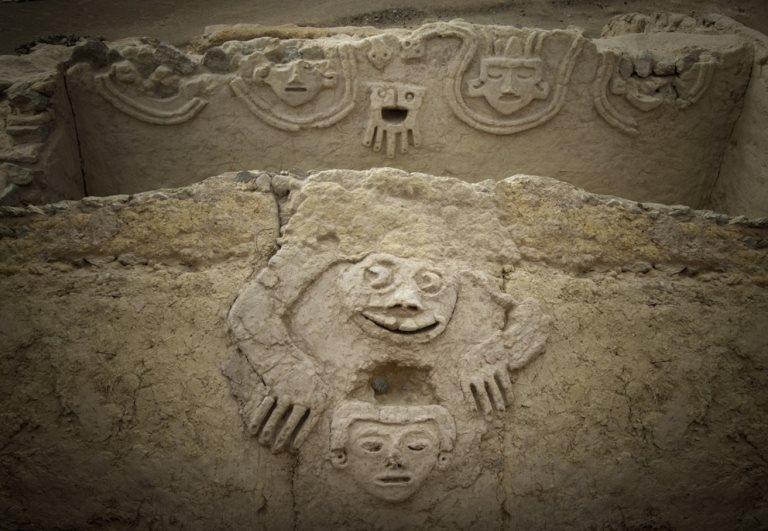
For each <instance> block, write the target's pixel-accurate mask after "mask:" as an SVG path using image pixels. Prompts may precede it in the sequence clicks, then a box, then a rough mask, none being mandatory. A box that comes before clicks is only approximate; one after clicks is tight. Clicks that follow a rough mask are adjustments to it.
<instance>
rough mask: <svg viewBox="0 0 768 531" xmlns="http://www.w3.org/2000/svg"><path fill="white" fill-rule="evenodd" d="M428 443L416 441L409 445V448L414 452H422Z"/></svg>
mask: <svg viewBox="0 0 768 531" xmlns="http://www.w3.org/2000/svg"><path fill="white" fill-rule="evenodd" d="M426 447H427V445H426V444H425V443H422V442H415V443H411V444H409V445H408V449H409V450H412V451H414V452H421V451H422V450H423V449H424V448H426Z"/></svg>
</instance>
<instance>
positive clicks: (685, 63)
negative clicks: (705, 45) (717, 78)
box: [593, 52, 717, 136]
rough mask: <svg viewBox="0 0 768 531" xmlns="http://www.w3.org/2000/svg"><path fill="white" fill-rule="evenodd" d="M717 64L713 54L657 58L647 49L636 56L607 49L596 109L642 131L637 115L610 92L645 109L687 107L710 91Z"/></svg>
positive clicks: (633, 131) (631, 130)
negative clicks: (616, 102)
mask: <svg viewBox="0 0 768 531" xmlns="http://www.w3.org/2000/svg"><path fill="white" fill-rule="evenodd" d="M716 67H717V60H716V59H715V58H714V57H712V56H711V55H709V54H702V55H701V56H700V57H699V58H692V57H690V56H686V57H679V58H663V59H654V58H653V57H652V56H651V55H650V54H649V53H647V52H645V53H642V54H640V55H639V56H636V57H634V58H632V57H629V56H628V55H625V54H622V55H617V54H615V53H611V52H607V53H604V54H602V56H601V58H600V66H599V68H598V72H597V75H596V76H595V82H594V85H593V90H594V103H595V109H596V110H597V112H598V114H600V116H602V117H603V119H604V120H605V121H606V122H608V123H609V124H610V125H611V126H613V127H615V128H616V129H618V130H620V131H622V132H623V133H626V134H628V135H633V136H634V135H638V134H640V131H639V130H638V123H637V119H635V117H633V116H632V115H630V114H628V113H627V112H624V111H622V110H620V109H619V108H618V107H616V106H615V105H614V104H613V103H612V102H611V99H610V95H613V96H619V97H623V98H624V99H625V100H626V101H627V103H629V104H630V105H631V106H632V108H634V109H636V110H638V111H641V112H650V111H653V110H655V109H657V108H659V107H661V106H662V105H665V104H666V105H674V106H675V107H677V108H678V109H685V108H686V107H689V106H690V105H693V104H695V103H696V102H698V101H699V100H700V99H701V97H702V96H703V95H704V93H705V92H706V91H707V89H708V88H709V85H710V84H711V82H712V77H713V75H714V71H715V68H716Z"/></svg>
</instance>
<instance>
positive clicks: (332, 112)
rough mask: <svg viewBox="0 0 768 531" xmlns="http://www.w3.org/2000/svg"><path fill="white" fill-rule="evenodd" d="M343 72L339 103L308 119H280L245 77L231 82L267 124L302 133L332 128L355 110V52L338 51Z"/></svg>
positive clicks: (303, 117) (291, 117)
mask: <svg viewBox="0 0 768 531" xmlns="http://www.w3.org/2000/svg"><path fill="white" fill-rule="evenodd" d="M336 51H337V54H338V59H339V62H340V63H341V70H342V73H343V76H344V91H343V93H342V96H341V98H339V100H338V102H337V103H336V104H335V105H334V106H332V107H331V108H330V109H329V110H327V111H319V112H317V113H314V114H310V115H307V116H287V115H285V114H283V115H280V114H278V113H276V112H275V111H274V109H273V107H274V105H272V104H271V103H269V102H267V101H265V100H264V99H263V98H261V97H260V96H259V95H258V94H256V92H255V91H253V90H251V88H250V87H249V86H248V83H246V81H245V80H244V79H243V78H242V77H239V76H238V77H235V78H234V79H232V81H230V82H229V86H230V88H231V89H232V92H234V94H235V95H236V96H237V97H238V98H239V99H240V100H241V101H243V103H245V104H246V105H247V106H248V109H250V111H251V112H252V113H253V114H255V115H256V116H258V117H259V118H261V119H262V120H263V121H265V122H266V123H268V124H269V125H272V126H273V127H277V128H278V129H283V130H285V131H299V130H300V129H306V128H323V127H328V126H331V125H333V124H335V123H336V122H338V121H339V120H341V119H343V118H344V117H345V116H347V115H348V114H349V113H350V111H351V110H352V109H353V108H354V106H355V97H356V95H357V84H356V83H355V79H354V78H355V75H356V73H357V64H356V62H355V55H354V51H353V48H352V47H351V46H347V45H340V46H339V47H338V49H337V50H336Z"/></svg>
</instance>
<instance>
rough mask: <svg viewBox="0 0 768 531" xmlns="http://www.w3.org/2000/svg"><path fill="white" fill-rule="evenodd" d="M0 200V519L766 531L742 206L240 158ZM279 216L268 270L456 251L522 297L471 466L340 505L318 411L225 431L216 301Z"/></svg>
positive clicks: (222, 327)
mask: <svg viewBox="0 0 768 531" xmlns="http://www.w3.org/2000/svg"><path fill="white" fill-rule="evenodd" d="M270 190H271V191H272V192H273V194H274V197H273V194H270V193H268V192H269V191H270ZM276 199H277V200H276ZM0 213H2V215H3V218H2V222H1V225H0V227H1V230H2V232H1V233H0V234H2V239H0V246H2V247H0V248H1V249H2V251H0V259H1V260H2V277H0V282H1V283H2V289H3V292H4V293H6V294H9V296H6V297H4V298H3V300H2V303H0V304H2V311H1V312H0V315H2V316H3V319H2V321H1V326H2V329H1V330H2V333H1V334H0V341H1V342H2V347H0V352H1V353H2V358H1V361H0V363H1V365H0V366H2V370H0V375H2V380H3V381H2V385H0V389H2V391H0V401H1V403H2V406H0V407H1V408H2V409H1V410H2V411H3V416H4V422H3V423H2V424H1V425H2V426H3V428H2V429H3V431H2V432H1V433H0V467H2V474H0V477H2V491H0V493H1V497H0V515H1V516H0V518H2V520H0V526H2V527H4V528H18V527H22V528H51V527H62V528H67V527H77V528H97V527H122V526H138V527H189V528H208V529H209V528H212V527H237V528H243V527H271V528H284V527H291V526H296V527H297V528H300V529H310V528H317V527H318V526H322V525H324V524H328V525H335V526H340V527H348V528H361V527H373V526H375V527H377V528H389V527H391V528H396V527H398V526H402V524H403V522H407V524H408V526H409V527H416V526H419V527H424V528H437V527H441V526H442V527H446V526H449V527H454V528H455V527H465V528H473V527H475V528H485V529H487V528H500V527H508V528H520V529H545V528H562V527H580V528H581V527H585V528H589V527H600V528H603V527H608V528H620V527H629V528H683V529H720V528H760V527H764V526H766V525H768V506H767V505H766V501H765V493H764V485H765V484H766V482H767V481H768V467H767V465H766V458H767V455H768V454H767V453H766V449H767V448H768V439H767V438H766V434H767V433H768V429H766V428H768V426H766V424H767V423H768V418H767V417H766V409H767V408H768V396H767V395H766V388H767V385H768V379H767V376H766V375H768V371H766V353H767V352H768V341H767V340H766V335H765V333H764V330H765V328H766V325H768V323H767V322H766V319H767V318H768V317H767V316H768V295H767V294H766V287H768V255H767V254H766V253H768V229H767V228H766V222H765V221H749V220H746V219H744V218H728V217H726V216H724V215H721V214H714V213H711V212H703V211H692V210H690V209H689V208H686V207H663V206H659V205H648V204H638V203H635V202H630V201H626V200H620V199H616V198H611V197H601V196H596V195H592V194H589V193H586V192H583V191H581V190H578V189H575V188H573V187H571V186H569V185H567V184H564V183H560V182H557V181H554V180H552V179H545V178H537V177H526V176H518V177H514V178H510V179H506V180H503V181H500V182H493V181H483V182H481V183H478V184H474V185H473V184H468V183H465V182H462V181H459V180H455V179H448V178H436V177H430V176H427V175H421V174H407V173H404V172H401V171H398V170H394V169H380V170H371V171H367V172H352V171H340V170H339V171H328V172H321V173H318V174H314V175H311V176H310V177H309V178H308V181H307V182H306V184H304V185H303V186H301V183H300V181H297V180H295V179H292V178H291V177H290V176H285V175H283V176H270V175H267V174H256V173H241V174H238V175H237V176H234V175H228V176H224V177H218V178H214V179H209V180H207V181H205V182H204V183H201V184H200V185H196V186H194V187H191V188H189V189H182V190H178V191H165V192H162V193H152V194H141V195H138V196H132V197H116V198H105V199H87V200H84V201H79V202H72V203H64V204H58V205H52V206H45V207H40V208H20V209H14V208H5V209H2V210H0ZM279 218H282V219H283V220H288V219H289V221H288V223H287V225H285V226H284V227H283V230H282V236H281V237H280V239H279V242H280V244H281V248H280V251H279V252H278V254H277V255H275V256H276V259H277V261H274V260H273V262H272V264H274V265H275V266H276V265H277V263H278V262H279V258H277V257H286V256H291V255H292V253H294V252H296V251H297V250H301V251H302V252H304V253H306V256H321V255H323V254H324V253H327V252H331V253H333V254H336V255H343V256H356V255H360V254H365V253H371V252H376V253H389V254H391V255H395V256H399V257H403V259H405V260H428V261H430V262H431V263H433V264H436V265H440V264H447V263H449V262H461V263H462V264H465V266H466V267H467V268H469V269H470V270H472V271H475V272H477V274H480V275H485V276H488V277H490V278H492V279H495V280H493V283H494V285H495V286H496V289H501V290H503V291H504V292H505V293H507V294H508V295H510V296H511V297H512V298H513V299H515V300H523V299H525V298H527V297H531V298H535V299H537V300H538V301H540V303H541V305H542V307H543V309H544V311H545V312H546V313H547V314H549V315H550V316H551V317H552V323H551V325H550V329H549V339H548V342H547V346H546V351H545V352H544V353H543V354H542V355H540V356H539V357H537V358H536V359H534V360H533V361H532V362H531V363H530V364H529V365H528V366H526V367H524V368H522V369H521V370H519V371H517V372H515V373H513V384H512V391H513V400H512V402H511V404H510V406H509V407H508V408H507V412H506V413H505V414H503V415H500V416H498V417H496V419H495V420H488V421H486V420H485V419H484V417H481V416H478V417H474V418H475V420H473V421H472V422H473V423H474V424H470V426H474V427H477V426H479V425H483V424H485V423H486V422H487V423H488V424H487V426H488V428H487V429H488V432H487V434H486V436H484V437H482V438H481V441H480V444H479V445H478V446H477V448H476V452H475V453H474V454H472V455H471V458H470V463H469V464H470V465H472V466H476V467H477V468H476V469H475V471H479V472H480V473H479V475H477V476H466V475H463V472H462V468H461V466H462V463H461V462H460V461H459V462H454V463H453V464H451V463H448V466H447V467H446V468H445V470H438V469H437V468H435V469H434V470H432V471H431V472H430V473H429V474H428V475H427V476H426V479H425V480H424V483H423V485H422V487H421V488H420V489H418V490H417V491H416V492H415V493H413V494H412V496H411V497H410V498H407V499H406V500H404V501H399V502H397V503H395V504H394V505H393V504H392V503H391V502H386V503H385V502H383V501H382V500H379V499H377V498H376V497H375V496H369V495H368V494H366V493H365V491H363V490H362V489H356V490H354V492H353V495H354V496H355V498H346V499H344V496H347V495H348V493H347V491H346V490H345V489H348V488H349V485H350V482H351V476H347V475H346V474H348V473H351V471H348V470H347V469H336V468H333V465H334V462H333V454H331V450H332V449H333V448H331V447H332V446H338V444H335V443H333V442H332V439H331V433H330V432H329V431H328V430H329V425H328V423H327V421H328V420H329V419H330V415H331V412H330V411H328V412H326V413H325V415H326V416H325V417H324V418H325V420H324V421H322V422H319V423H318V424H317V425H316V427H315V430H314V431H313V432H312V434H311V435H310V436H309V438H308V439H307V440H306V443H305V445H303V446H302V447H301V448H300V449H299V454H298V456H295V455H293V454H289V453H279V454H272V453H271V452H269V451H268V450H266V449H262V448H261V447H260V446H259V444H258V441H257V440H256V439H254V438H251V437H249V436H248V435H247V430H246V427H245V426H244V425H243V422H242V420H241V416H240V414H242V413H247V412H245V411H240V410H239V408H238V402H237V401H236V400H235V399H233V397H232V396H230V395H229V392H228V385H227V377H225V376H224V375H223V374H222V373H221V372H220V370H221V369H222V368H223V369H224V372H225V373H226V372H227V370H226V366H225V365H224V362H225V361H226V360H227V359H228V358H229V357H230V356H231V355H232V354H234V353H236V352H235V351H234V349H233V346H232V343H231V338H228V334H227V326H228V325H227V318H226V316H227V313H228V312H229V310H230V308H231V305H232V303H233V302H234V300H235V298H236V296H237V294H238V293H239V292H241V291H242V290H243V289H244V288H246V287H247V286H248V285H249V282H251V281H252V280H249V276H250V275H249V274H250V273H251V271H254V270H260V269H262V268H263V267H264V266H266V265H267V260H268V259H269V257H270V256H271V255H272V254H273V253H274V251H275V242H276V241H277V226H278V223H277V220H278V219H279ZM129 254H132V255H133V256H127V255H129ZM121 256H122V259H121V258H120V257H121ZM145 262H146V263H145ZM123 264H127V265H123ZM253 278H255V277H251V279H253ZM305 300H306V301H308V302H307V304H306V308H304V309H303V311H305V312H308V311H314V310H315V309H316V310H317V311H318V312H322V311H323V310H324V306H323V304H322V303H323V300H318V299H314V298H313V297H312V296H311V294H310V295H308V297H307V298H306V299H305ZM448 326H449V327H450V326H451V325H450V324H449V325H448ZM342 328H343V327H342ZM328 333H329V334H333V333H336V330H328ZM446 333H448V332H446ZM447 354H448V355H459V354H461V353H460V352H456V353H451V352H448V353H447ZM349 355H350V356H354V353H352V354H349ZM232 376H233V375H232V373H231V372H230V373H229V378H232ZM242 382H244V383H245V384H247V382H245V380H243V381H242ZM256 383H258V382H256ZM378 388H379V389H380V390H381V389H382V388H383V387H381V386H379V387H378ZM374 392H375V390H374V389H371V390H369V391H368V393H370V394H357V395H355V396H353V397H349V399H350V400H366V401H369V402H370V401H371V399H370V396H371V394H372V393H374ZM452 407H454V406H450V407H447V409H451V408H452ZM345 408H346V409H344V410H343V411H342V412H343V413H344V414H345V415H346V414H352V413H350V412H354V415H357V416H358V417H363V416H365V415H367V414H368V413H365V411H364V408H361V407H360V406H357V405H354V404H352V405H348V406H345ZM453 411H454V412H453V413H452V414H453V415H454V416H456V415H455V410H453ZM382 415H383V416H382V417H381V418H382V419H389V420H386V423H388V425H390V426H397V425H398V423H400V424H402V423H404V422H407V421H408V419H411V420H412V419H413V418H427V417H429V418H435V419H437V418H442V417H441V416H440V415H441V413H440V412H439V410H426V411H421V412H420V413H419V415H422V417H413V415H412V413H411V412H410V411H408V410H395V409H392V410H386V411H384V412H383V413H382ZM424 415H426V416H424ZM430 415H431V416H430ZM462 415H463V413H462ZM458 417H461V415H458ZM430 422H431V421H430ZM434 422H436V423H437V424H436V425H441V426H443V427H445V426H448V424H446V423H445V422H444V421H438V420H435V421H434ZM387 429H388V430H389V431H387V433H388V434H389V435H387V436H388V437H391V438H390V439H388V440H389V441H400V440H401V439H399V438H398V437H400V436H399V435H396V433H400V432H396V431H392V430H397V429H399V428H387ZM441 429H442V430H443V431H445V428H441ZM446 433H449V430H448V432H446ZM473 433H475V434H476V433H477V432H472V431H471V430H470V431H468V432H465V433H464V434H463V435H460V436H462V437H471V436H473ZM352 436H353V437H354V435H352ZM333 440H337V439H333ZM339 444H341V443H339ZM387 444H393V445H394V444H398V443H396V442H391V443H387ZM441 444H444V443H441ZM445 444H447V443H445ZM457 448H458V447H457ZM350 466H354V465H350ZM451 466H453V468H451ZM317 467H320V468H317ZM316 471H320V472H322V473H321V474H320V475H315V474H316ZM474 477H478V478H482V479H483V481H480V482H475V483H473V481H472V478H474ZM341 478H347V479H346V483H344V482H342V483H339V481H341ZM325 481H331V482H332V484H336V485H341V487H340V488H339V490H337V491H333V490H328V489H325V490H319V489H320V487H321V486H322V485H323V484H324V482H325ZM451 492H453V493H460V492H464V493H465V499H464V501H463V505H459V506H458V507H459V508H460V507H471V508H472V509H473V511H474V512H473V511H461V510H460V509H459V508H456V507H454V506H453V505H451V504H452V503H453V501H454V500H455V499H456V498H455V497H453V496H452V495H448V496H447V495H446V493H451ZM488 493H494V495H493V496H492V497H489V496H488ZM356 500H359V503H348V502H355V501H356ZM342 506H345V507H346V508H347V509H349V510H348V511H347V512H345V513H344V514H343V515H340V514H339V513H338V512H337V511H336V509H337V508H338V507H342ZM484 510H487V512H483V511H484ZM372 517H376V518H380V519H377V520H375V521H374V520H371V518H372Z"/></svg>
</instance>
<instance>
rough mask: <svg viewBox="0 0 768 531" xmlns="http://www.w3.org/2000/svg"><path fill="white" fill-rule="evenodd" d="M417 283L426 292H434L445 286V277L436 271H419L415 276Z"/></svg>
mask: <svg viewBox="0 0 768 531" xmlns="http://www.w3.org/2000/svg"><path fill="white" fill-rule="evenodd" d="M414 280H416V285H417V286H419V289H420V290H421V291H423V292H424V293H430V294H434V293H437V292H438V291H440V290H441V289H442V287H443V279H442V278H441V277H440V275H439V274H437V273H435V272H434V271H419V272H418V273H416V276H415V278H414Z"/></svg>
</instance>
